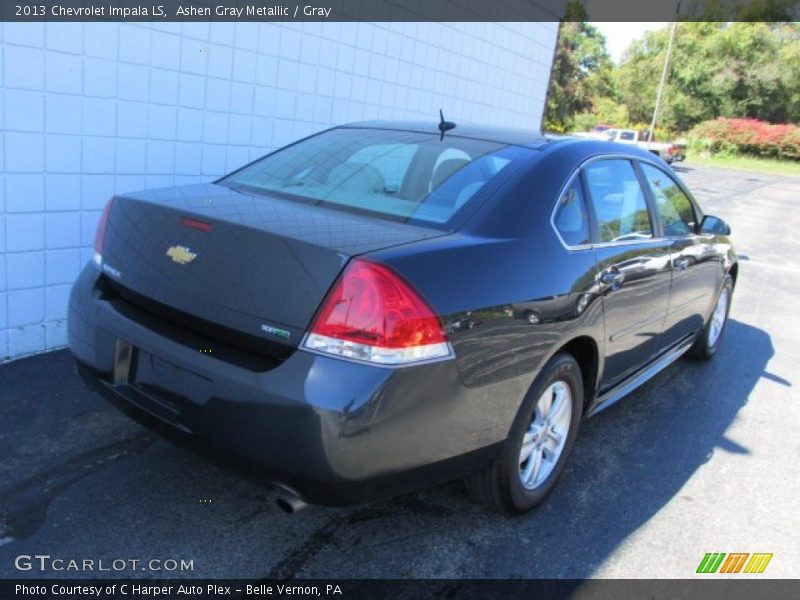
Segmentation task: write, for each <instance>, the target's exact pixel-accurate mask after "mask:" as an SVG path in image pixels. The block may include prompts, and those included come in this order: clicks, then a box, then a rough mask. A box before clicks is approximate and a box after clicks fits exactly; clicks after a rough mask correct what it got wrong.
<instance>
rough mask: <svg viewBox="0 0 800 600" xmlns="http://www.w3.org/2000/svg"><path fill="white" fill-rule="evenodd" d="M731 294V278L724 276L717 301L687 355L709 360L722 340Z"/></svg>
mask: <svg viewBox="0 0 800 600" xmlns="http://www.w3.org/2000/svg"><path fill="white" fill-rule="evenodd" d="M732 295H733V280H732V279H731V277H730V276H726V277H725V282H724V283H723V284H722V290H720V293H719V296H718V297H717V303H716V304H715V305H714V310H713V311H712V312H711V316H710V317H709V318H708V322H707V323H706V324H705V327H703V329H702V330H701V331H700V333H699V334H698V335H697V339H696V340H695V342H694V344H693V345H692V347H691V348H690V349H689V352H688V355H689V356H690V357H691V358H694V359H695V360H710V359H711V358H712V357H713V356H714V355H715V354H716V353H717V349H718V348H719V345H720V342H721V341H722V334H723V332H724V331H725V325H726V324H727V322H728V313H729V312H730V308H731V296H732Z"/></svg>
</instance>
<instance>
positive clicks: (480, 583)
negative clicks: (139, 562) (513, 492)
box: [0, 575, 800, 600]
mask: <svg viewBox="0 0 800 600" xmlns="http://www.w3.org/2000/svg"><path fill="white" fill-rule="evenodd" d="M135 586H139V588H137V587H135ZM181 586H183V588H181ZM281 586H283V587H281ZM287 586H290V587H292V588H293V590H292V593H287V592H286V587H287ZM295 586H299V587H300V588H308V590H310V591H306V590H303V589H300V590H297V589H296V587H295ZM181 589H184V590H191V591H189V592H188V593H180V592H181ZM142 590H147V591H142ZM98 591H99V593H98ZM248 592H249V593H248ZM798 597H800V580H798V579H761V578H760V576H754V577H750V576H731V577H729V578H728V577H720V576H719V575H705V576H697V577H695V578H693V579H655V580H653V579H587V580H580V579H550V580H530V579H515V580H509V579H502V580H501V579H459V580H454V579H405V580H402V579H386V580H376V579H360V580H357V579H342V580H335V579H329V580H319V579H309V580H303V579H296V580H257V579H255V580H244V579H198V580H185V579H183V580H182V579H58V580H56V579H5V580H2V581H1V582H0V598H17V599H20V598H39V599H46V600H64V599H66V598H80V599H87V598H95V599H103V600H152V599H153V598H158V599H160V600H173V599H174V600H193V599H197V600H200V599H205V598H209V599H212V600H214V599H216V600H222V599H229V600H230V599H244V598H248V599H254V598H259V599H262V598H296V599H309V598H328V599H333V600H335V599H338V598H341V599H342V600H354V599H361V598H365V599H367V598H368V599H370V600H372V599H377V598H397V599H412V598H413V599H415V600H416V599H424V598H431V599H433V598H437V599H441V598H464V599H468V600H471V599H475V600H478V599H481V600H490V599H495V598H496V599H498V600H501V599H502V600H511V599H516V598H520V599H523V598H524V599H525V600H531V599H536V600H557V599H558V600H561V599H562V598H575V599H576V600H619V599H621V598H631V599H633V598H647V599H650V600H679V599H684V598H687V599H688V598H702V599H703V600H752V599H753V598H769V599H770V600H784V599H786V600H790V599H791V600H796V599H797V598H798Z"/></svg>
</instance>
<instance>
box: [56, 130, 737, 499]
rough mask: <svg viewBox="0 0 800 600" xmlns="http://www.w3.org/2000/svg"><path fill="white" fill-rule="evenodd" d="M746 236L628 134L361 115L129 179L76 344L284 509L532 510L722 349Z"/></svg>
mask: <svg viewBox="0 0 800 600" xmlns="http://www.w3.org/2000/svg"><path fill="white" fill-rule="evenodd" d="M729 233H730V230H729V228H728V226H727V225H726V224H725V223H724V222H723V221H721V220H720V219H718V218H715V217H712V216H710V215H704V214H703V212H702V211H701V209H700V207H699V206H698V205H697V203H696V202H695V200H694V198H693V197H692V195H691V194H690V192H689V191H688V190H687V189H686V187H685V186H684V184H683V183H682V182H681V181H680V180H679V179H678V178H677V177H676V176H675V174H674V173H673V172H672V171H671V170H670V169H668V168H667V167H666V166H665V165H664V163H663V162H662V161H660V160H658V159H657V158H656V157H654V156H653V155H652V154H651V153H649V152H647V151H645V150H642V149H640V148H638V147H635V146H623V145H620V144H613V143H608V142H605V141H599V140H579V139H575V138H560V139H549V138H545V137H542V136H541V135H539V134H538V133H532V132H526V131H519V130H511V129H500V128H481V127H467V126H464V127H462V126H458V127H456V125H455V124H453V123H447V122H444V121H443V122H442V123H441V125H440V129H439V130H437V128H436V127H435V126H434V125H432V124H430V123H395V122H389V123H386V122H378V123H358V124H353V125H348V126H343V127H337V128H334V129H330V130H327V131H324V132H322V133H319V134H317V135H313V136H311V137H308V138H306V139H304V140H301V141H299V142H297V143H295V144H292V145H290V146H287V147H285V148H282V149H280V150H277V151H276V152H274V153H272V154H269V155H267V156H265V157H263V158H261V159H259V160H256V161H255V162H253V163H251V164H249V165H247V166H245V167H243V168H241V169H239V170H238V171H235V172H234V173H231V174H230V175H228V176H226V177H223V178H222V179H220V180H218V181H216V182H214V183H210V184H202V185H200V184H198V185H190V186H184V187H178V188H167V189H157V190H149V191H141V192H131V193H125V194H119V195H117V196H115V197H113V198H112V199H111V200H110V201H109V202H108V204H107V205H106V208H105V210H104V212H103V215H102V218H101V219H100V223H99V226H98V229H97V235H96V239H95V246H94V252H95V253H94V260H93V261H92V262H91V263H90V264H88V265H87V266H86V268H85V269H84V270H83V272H82V274H81V275H80V277H79V279H78V281H77V282H76V283H75V285H74V287H73V289H72V293H71V297H70V304H69V320H68V339H69V348H70V350H71V351H72V353H73V355H74V356H75V358H76V359H77V362H78V365H79V370H80V372H81V373H82V375H83V376H84V378H85V379H86V381H87V382H89V383H90V384H91V385H92V386H93V387H94V388H95V389H97V390H98V391H99V392H100V393H102V394H103V395H105V396H106V397H108V398H109V399H111V400H112V401H114V402H115V403H116V404H118V405H123V406H125V407H127V410H135V411H137V412H140V411H144V412H146V413H149V414H150V415H151V416H153V417H156V419H157V420H159V421H160V422H162V423H163V424H165V425H166V426H167V427H169V428H170V429H171V430H172V431H175V432H182V433H183V434H185V435H186V436H189V437H196V438H199V439H204V440H208V441H211V442H212V443H213V444H216V445H217V446H219V447H222V448H224V449H227V450H232V451H233V452H235V453H238V454H239V455H241V456H243V457H246V458H248V459H252V460H255V461H257V462H258V463H259V464H260V465H261V468H262V469H263V471H264V473H265V474H266V475H268V476H269V477H270V479H271V480H273V481H275V482H276V483H277V484H278V485H279V487H280V488H281V489H282V490H283V491H282V492H281V494H280V497H279V504H280V505H281V506H282V507H283V508H284V509H286V510H289V511H293V510H296V509H297V508H298V507H300V506H302V504H303V503H304V502H311V503H321V504H353V503H361V502H365V501H368V500H372V499H375V498H380V497H385V496H387V495H391V494H395V493H399V492H403V491H408V490H413V489H417V488H420V487H425V486H428V485H431V484H434V483H438V482H443V481H447V480H451V479H455V478H461V477H463V478H465V479H466V481H467V487H468V488H469V489H470V490H471V492H472V493H473V494H474V496H476V497H478V498H480V499H482V500H484V501H485V502H486V503H488V504H489V505H491V506H493V507H495V508H497V509H499V510H501V511H504V512H506V513H512V514H513V513H521V512H524V511H526V510H528V509H530V508H532V507H533V506H535V505H537V504H539V503H540V502H541V501H542V500H543V499H544V498H545V497H546V496H547V494H548V493H549V492H550V490H551V489H552V488H553V486H554V485H555V483H556V481H557V480H558V478H559V475H560V474H561V472H562V470H563V468H564V464H565V461H566V459H567V457H568V455H569V454H570V451H571V449H572V447H573V444H574V441H575V437H576V435H577V433H578V428H579V426H580V423H581V420H582V418H583V417H585V416H589V415H593V414H595V413H597V412H599V411H600V410H602V409H604V408H606V407H607V406H609V405H611V404H612V403H614V402H615V401H617V400H618V399H620V398H621V397H623V396H624V395H626V394H627V393H629V392H630V391H631V390H633V389H635V388H636V387H637V386H639V385H641V384H642V383H643V382H645V381H647V380H648V379H649V378H651V377H652V376H653V375H655V374H656V373H658V372H659V371H661V370H662V369H664V368H665V367H667V366H668V365H669V364H671V363H672V362H673V361H675V360H676V359H677V358H678V357H680V356H681V355H683V354H684V353H687V352H688V353H689V354H690V355H691V356H692V357H694V358H698V359H709V358H711V357H712V356H713V355H714V354H715V353H716V352H717V349H718V348H719V346H720V341H721V339H722V334H723V331H724V327H725V323H726V320H727V316H728V308H729V306H730V301H731V296H732V294H733V290H734V286H735V284H736V278H737V273H738V263H737V258H736V254H735V253H734V251H733V248H732V246H731V243H730V240H729V238H728V235H729ZM698 375H699V372H698ZM702 383H703V382H702V381H699V382H698V384H702ZM664 468H665V469H669V465H668V464H665V465H664ZM630 485H631V486H635V485H636V482H635V481H631V482H630Z"/></svg>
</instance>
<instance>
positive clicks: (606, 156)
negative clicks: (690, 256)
mask: <svg viewBox="0 0 800 600" xmlns="http://www.w3.org/2000/svg"><path fill="white" fill-rule="evenodd" d="M614 159H621V160H630V161H634V160H635V161H639V162H643V163H647V164H650V165H652V166H653V167H656V168H658V169H661V170H662V171H663V170H664V169H663V167H661V166H660V165H659V164H658V163H656V162H655V161H653V160H648V159H647V158H645V157H641V156H634V155H632V154H603V155H600V156H592V157H590V158H587V159H586V160H584V161H583V162H582V163H580V164H579V165H578V166H577V167H575V170H574V171H573V172H572V174H571V175H570V176H569V178H567V182H566V183H565V184H564V185H563V186H561V188H560V189H559V191H558V194H557V195H556V201H555V203H554V204H553V208H552V210H551V211H550V227H551V228H552V229H553V231H554V232H555V234H556V237H557V238H558V241H559V242H561V245H562V246H563V247H564V249H565V250H567V252H577V251H581V250H593V249H595V248H608V247H610V246H632V245H634V244H647V243H652V242H664V241H672V240H674V239H675V238H668V237H664V236H660V237H655V236H651V237H649V238H643V239H640V240H623V241H620V242H597V243H595V244H578V245H575V246H570V245H569V244H567V243H566V242H565V241H564V238H563V237H561V232H560V231H559V230H558V227H556V222H555V218H556V213H557V212H558V203H559V202H560V200H561V196H563V195H564V192H566V191H567V189H568V188H569V186H571V185H572V184H573V182H574V181H575V179H576V178H578V177H579V176H580V174H581V171H582V170H583V169H584V167H586V166H587V165H589V164H591V163H593V162H596V161H600V160H614ZM673 179H675V178H673ZM676 182H677V179H676ZM640 186H641V183H640ZM678 187H680V188H681V190H682V191H683V192H684V193H686V191H685V190H683V187H682V186H680V185H679V186H678ZM642 193H643V194H644V193H645V190H642ZM687 195H688V194H687ZM689 198H690V200H693V199H692V197H691V196H689ZM586 200H588V198H586V194H585V190H584V202H585V201H586ZM693 205H694V206H696V203H694V202H693ZM586 208H587V209H588V205H587V207H586ZM647 210H648V211H649V210H650V206H649V204H648V207H647ZM652 220H653V215H650V221H651V223H652ZM590 233H591V232H590Z"/></svg>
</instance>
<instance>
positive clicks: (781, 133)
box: [688, 117, 800, 160]
mask: <svg viewBox="0 0 800 600" xmlns="http://www.w3.org/2000/svg"><path fill="white" fill-rule="evenodd" d="M688 137H689V144H690V146H691V147H692V148H693V149H695V150H701V151H707V152H710V153H712V154H728V155H730V154H751V155H753V156H763V157H768V158H780V159H786V160H800V127H798V126H797V125H791V124H789V123H782V124H778V125H774V124H772V123H767V122H766V121H759V120H758V119H728V118H726V117H719V118H717V119H715V120H713V121H703V122H702V123H700V124H698V125H695V127H694V128H693V129H692V130H691V131H689V133H688Z"/></svg>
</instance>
